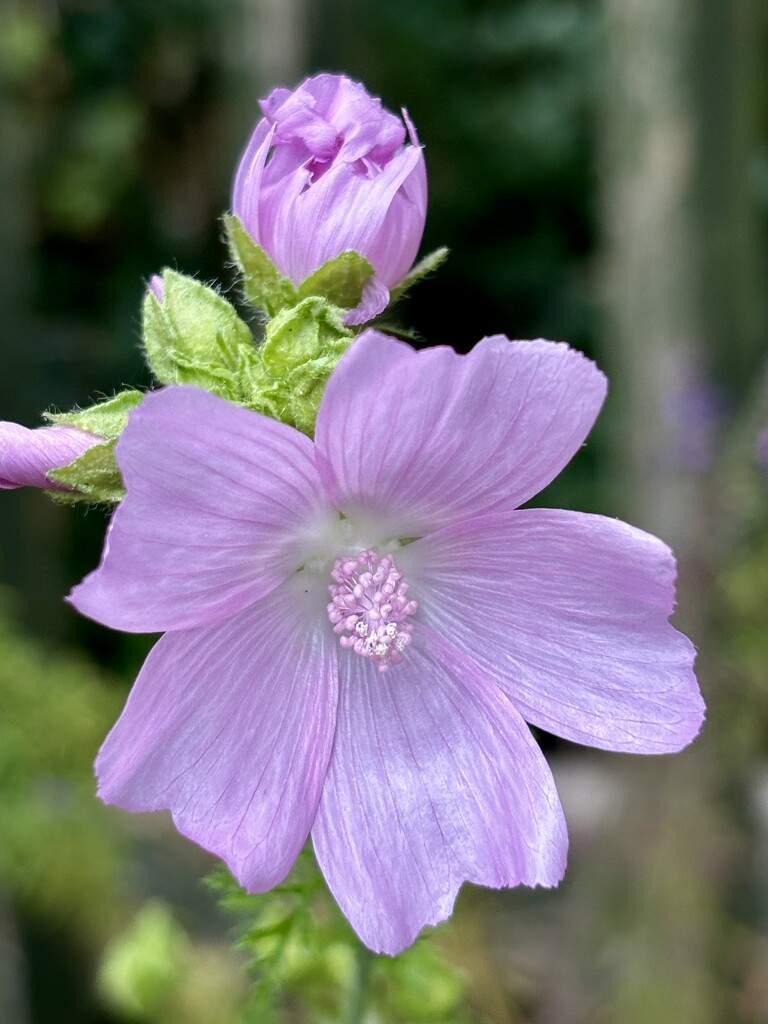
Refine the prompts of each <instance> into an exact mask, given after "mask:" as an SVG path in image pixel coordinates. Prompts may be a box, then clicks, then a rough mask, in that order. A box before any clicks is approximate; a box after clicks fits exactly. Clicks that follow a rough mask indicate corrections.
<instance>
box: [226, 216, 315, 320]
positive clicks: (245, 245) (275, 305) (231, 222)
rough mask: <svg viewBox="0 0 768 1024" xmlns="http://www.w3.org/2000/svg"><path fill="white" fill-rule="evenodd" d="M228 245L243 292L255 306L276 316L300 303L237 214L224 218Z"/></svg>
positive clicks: (295, 292) (291, 283)
mask: <svg viewBox="0 0 768 1024" xmlns="http://www.w3.org/2000/svg"><path fill="white" fill-rule="evenodd" d="M224 230H225V232H226V235H227V245H228V248H229V252H230V255H231V256H232V259H233V261H234V263H235V265H236V266H237V267H238V269H239V270H240V273H241V274H242V277H243V292H244V294H245V297H246V299H247V300H248V301H249V302H250V303H251V304H252V305H254V306H258V307H259V308H260V309H264V310H266V312H267V313H268V315H269V316H276V315H277V314H278V313H279V312H280V310H282V309H285V308H286V306H295V305H296V303H297V302H298V301H299V296H298V293H297V291H296V288H295V286H294V284H293V282H292V281H291V280H290V278H288V277H286V276H285V275H284V274H281V273H280V271H279V270H278V269H277V267H276V266H275V264H274V263H273V262H272V260H271V259H270V258H269V256H268V255H267V254H266V252H265V251H264V250H263V249H262V247H261V246H260V245H258V244H257V243H256V242H254V240H253V239H252V238H251V236H250V235H249V234H248V232H247V231H246V230H245V228H244V227H243V224H242V221H240V220H239V219H238V218H237V217H235V216H234V214H226V215H225V217H224Z"/></svg>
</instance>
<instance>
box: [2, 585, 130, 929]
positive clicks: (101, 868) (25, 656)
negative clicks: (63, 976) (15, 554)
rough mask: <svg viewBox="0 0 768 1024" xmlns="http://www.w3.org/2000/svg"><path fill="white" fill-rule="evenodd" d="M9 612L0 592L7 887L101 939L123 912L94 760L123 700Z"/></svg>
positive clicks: (79, 660) (79, 659)
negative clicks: (33, 636) (46, 647)
mask: <svg viewBox="0 0 768 1024" xmlns="http://www.w3.org/2000/svg"><path fill="white" fill-rule="evenodd" d="M10 604H11V599H10V593H9V592H6V591H0V706H2V709H3V713H2V715H1V716H0V835H2V837H3V841H2V843H0V888H9V889H10V891H11V892H12V893H13V895H14V896H15V898H16V899H17V900H18V901H19V902H20V903H21V904H22V905H25V906H27V907H28V908H29V909H30V910H31V911H34V912H35V913H38V914H39V913H45V914H47V915H48V916H50V917H52V918H54V919H56V920H58V921H59V922H68V923H70V924H75V925H76V926H82V927H85V928H87V929H94V930H97V931H102V930H103V929H105V928H108V927H109V923H110V920H111V919H113V915H114V914H115V913H116V912H119V904H120V899H119V885H118V873H119V870H120V862H119V859H118V847H117V844H116V837H115V836H114V834H113V833H112V832H111V831H110V829H109V828H108V827H107V826H106V824H105V821H104V814H103V810H102V807H101V805H100V804H99V803H98V802H97V801H96V800H95V799H94V783H93V772H92V768H91V762H92V760H93V756H94V754H95V752H96V750H97V748H98V745H99V743H100V742H101V740H102V738H103V736H104V733H105V731H106V729H108V728H109V725H110V724H111V722H112V720H113V718H114V716H115V714H116V712H117V710H118V708H119V700H118V695H117V693H115V692H114V691H113V690H111V689H110V688H109V686H108V685H107V680H106V679H105V677H104V674H103V673H102V672H101V671H99V670H98V669H97V668H95V667H94V666H93V665H92V664H91V663H90V662H89V661H88V660H87V659H86V658H85V657H84V656H83V655H82V654H78V653H76V652H68V653H62V652H44V651H41V650H40V648H39V647H38V645H36V644H34V643H33V642H32V641H31V640H28V639H25V638H23V637H21V636H19V634H18V632H17V630H16V628H15V626H14V623H13V621H12V617H11V615H10V611H9V608H10ZM52 835H55V842H52V841H51V837H52ZM84 893H87V894H88V895H87V898H86V899H84V898H83V894H84Z"/></svg>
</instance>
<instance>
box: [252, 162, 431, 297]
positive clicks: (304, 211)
mask: <svg viewBox="0 0 768 1024" xmlns="http://www.w3.org/2000/svg"><path fill="white" fill-rule="evenodd" d="M420 160H423V156H422V153H421V150H419V149H416V148H414V147H412V146H409V147H407V148H406V149H404V150H403V151H402V152H400V153H398V154H397V155H396V156H394V157H393V158H392V160H391V161H390V162H389V163H388V164H387V165H386V166H385V167H384V168H383V170H381V172H380V173H379V174H377V175H376V176H375V177H373V178H367V177H366V176H365V175H363V174H361V173H360V172H359V171H358V170H356V169H355V168H354V167H352V166H350V165H349V164H346V163H343V162H339V163H335V164H333V165H332V166H331V167H330V169H329V170H328V171H327V172H326V173H325V174H324V175H323V176H322V177H321V178H319V179H318V180H317V181H315V182H314V183H312V184H311V186H309V187H308V179H307V172H306V170H305V169H304V168H298V169H297V170H296V171H295V173H294V174H293V175H290V176H288V177H286V178H283V179H282V180H281V181H280V182H278V183H276V184H275V185H274V186H270V188H269V189H264V190H263V191H262V197H261V205H260V217H261V220H260V231H261V242H262V245H263V246H264V248H265V249H266V250H267V252H269V253H270V254H271V255H272V256H273V258H274V260H275V262H276V263H277V264H278V266H279V267H280V268H281V270H283V272H284V273H286V274H288V276H289V277H290V278H291V279H292V280H293V281H294V282H296V283H299V282H300V281H302V280H304V278H305V277H307V276H308V275H309V274H311V273H312V271H314V270H317V268H318V267H320V266H322V264H323V263H325V261H326V260H329V259H331V258H332V257H334V256H337V255H338V254H339V253H340V252H343V251H344V250H345V249H354V250H356V251H357V252H360V253H362V255H363V256H368V255H369V249H370V244H371V241H372V240H373V239H375V237H376V236H377V235H378V233H379V231H380V230H381V227H382V224H383V223H384V218H385V217H386V216H387V215H388V212H389V209H390V206H391V205H392V203H393V200H394V198H395V196H396V194H397V192H398V190H399V189H400V187H401V186H402V185H403V183H404V182H405V181H406V180H407V179H408V178H409V177H410V175H411V174H412V173H413V171H414V168H415V167H416V166H417V164H418V162H419V161H420ZM422 230H423V223H421V224H420V225H418V238H419V240H420V239H421V231H422ZM416 244H417V247H418V241H417V243H416ZM371 262H373V263H374V266H375V267H376V270H377V271H379V272H380V274H381V276H382V279H383V280H384V282H385V283H388V282H389V280H390V276H389V274H388V270H389V268H388V267H385V266H382V267H379V266H376V262H375V260H373V259H372V260H371Z"/></svg>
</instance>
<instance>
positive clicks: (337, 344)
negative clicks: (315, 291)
mask: <svg viewBox="0 0 768 1024" xmlns="http://www.w3.org/2000/svg"><path fill="white" fill-rule="evenodd" d="M342 315H343V310H341V309H339V308H338V307H336V306H333V305H331V304H330V303H329V302H328V301H327V300H325V299H322V298H319V297H317V296H313V297H311V298H307V299H304V300H303V301H302V302H300V303H299V304H298V305H297V306H294V307H292V308H291V309H286V310H283V312H282V313H280V314H278V316H276V317H275V319H274V320H272V321H270V323H269V324H268V325H267V334H266V338H265V341H264V344H263V345H262V346H261V348H260V349H259V350H258V355H259V366H258V368H257V372H256V373H255V374H254V377H253V378H252V389H253V390H252V393H251V397H250V400H249V401H248V403H247V404H248V405H249V407H250V408H252V409H256V410H258V411H259V412H263V413H265V414H266V415H268V416H273V417H275V418H276V419H279V420H282V421H283V422H284V423H289V424H291V425H292V426H295V427H297V428H298V429H299V430H301V431H303V432H304V433H305V434H308V435H309V436H312V433H313V431H314V426H315V419H316V418H317V410H318V407H319V405H320V399H321V398H322V396H323V392H324V390H325V385H326V383H327V381H328V378H329V377H330V375H331V373H332V372H333V370H334V369H335V367H336V364H337V363H338V361H339V359H341V357H342V355H343V354H344V353H345V352H346V350H347V348H348V347H349V345H350V343H351V341H352V332H351V331H350V329H349V328H348V327H346V326H345V325H344V322H343V320H342Z"/></svg>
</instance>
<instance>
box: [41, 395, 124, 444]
mask: <svg viewBox="0 0 768 1024" xmlns="http://www.w3.org/2000/svg"><path fill="white" fill-rule="evenodd" d="M143 397H144V393H143V392H142V391H134V390H130V391H121V392H120V394H118V395H115V396H114V398H107V399H106V400H105V401H103V402H97V403H96V404H95V405H92V406H90V407H89V408H87V409H73V410H72V411H71V412H48V413H46V414H45V418H46V419H47V420H48V421H49V422H51V423H62V424H65V425H66V426H71V427H77V428H78V429H79V430H87V431H88V433H90V434H100V435H101V437H107V438H114V437H119V436H120V434H122V432H123V431H124V430H125V427H126V424H127V423H128V416H129V414H130V413H131V411H132V410H133V409H135V408H136V406H137V405H138V404H139V402H141V400H142V398H143Z"/></svg>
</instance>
